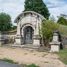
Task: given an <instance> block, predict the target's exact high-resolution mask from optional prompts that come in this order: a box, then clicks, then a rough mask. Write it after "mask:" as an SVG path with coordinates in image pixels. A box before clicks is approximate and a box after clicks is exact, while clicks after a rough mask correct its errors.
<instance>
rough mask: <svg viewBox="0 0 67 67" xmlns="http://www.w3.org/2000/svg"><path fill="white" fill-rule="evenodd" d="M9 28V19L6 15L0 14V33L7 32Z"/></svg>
mask: <svg viewBox="0 0 67 67" xmlns="http://www.w3.org/2000/svg"><path fill="white" fill-rule="evenodd" d="M11 26H12V24H11V17H10V16H9V15H8V14H6V13H0V31H9V30H10V29H11Z"/></svg>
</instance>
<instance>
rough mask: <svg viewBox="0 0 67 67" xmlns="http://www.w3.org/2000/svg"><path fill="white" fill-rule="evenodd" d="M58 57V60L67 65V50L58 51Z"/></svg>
mask: <svg viewBox="0 0 67 67" xmlns="http://www.w3.org/2000/svg"><path fill="white" fill-rule="evenodd" d="M58 55H59V57H60V58H59V59H60V60H61V61H62V62H63V63H64V64H66V65H67V49H63V50H60V52H59V53H58Z"/></svg>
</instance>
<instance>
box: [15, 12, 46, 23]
mask: <svg viewBox="0 0 67 67" xmlns="http://www.w3.org/2000/svg"><path fill="white" fill-rule="evenodd" d="M30 13H31V14H35V15H37V16H39V17H40V18H41V19H42V20H46V19H45V18H44V16H42V15H41V14H39V13H37V12H34V11H25V12H22V13H21V14H19V15H18V16H17V17H16V19H15V21H14V22H15V23H17V21H18V20H19V19H20V17H22V16H24V15H26V14H30Z"/></svg>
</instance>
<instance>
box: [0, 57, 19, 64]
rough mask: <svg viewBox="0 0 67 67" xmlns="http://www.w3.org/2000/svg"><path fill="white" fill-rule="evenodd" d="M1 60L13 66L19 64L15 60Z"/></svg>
mask: <svg viewBox="0 0 67 67" xmlns="http://www.w3.org/2000/svg"><path fill="white" fill-rule="evenodd" d="M0 60H1V61H5V62H8V63H12V64H18V63H17V62H14V61H13V60H11V59H7V58H4V59H0Z"/></svg>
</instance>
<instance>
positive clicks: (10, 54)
mask: <svg viewBox="0 0 67 67" xmlns="http://www.w3.org/2000/svg"><path fill="white" fill-rule="evenodd" d="M0 58H1V59H2V58H8V59H12V60H14V61H16V62H19V64H32V63H34V64H36V65H38V66H40V67H65V65H64V64H63V63H62V62H61V61H59V60H58V56H57V55H56V54H52V53H47V52H37V51H33V50H26V49H23V48H8V47H0Z"/></svg>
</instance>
